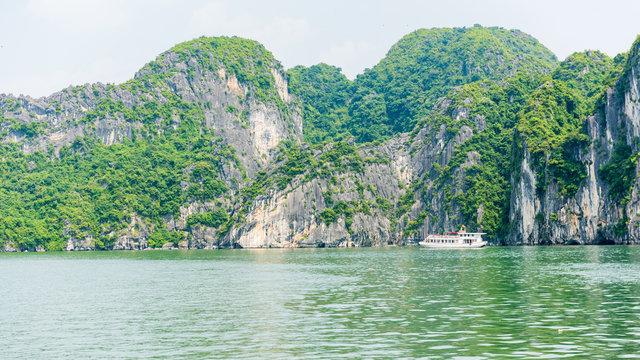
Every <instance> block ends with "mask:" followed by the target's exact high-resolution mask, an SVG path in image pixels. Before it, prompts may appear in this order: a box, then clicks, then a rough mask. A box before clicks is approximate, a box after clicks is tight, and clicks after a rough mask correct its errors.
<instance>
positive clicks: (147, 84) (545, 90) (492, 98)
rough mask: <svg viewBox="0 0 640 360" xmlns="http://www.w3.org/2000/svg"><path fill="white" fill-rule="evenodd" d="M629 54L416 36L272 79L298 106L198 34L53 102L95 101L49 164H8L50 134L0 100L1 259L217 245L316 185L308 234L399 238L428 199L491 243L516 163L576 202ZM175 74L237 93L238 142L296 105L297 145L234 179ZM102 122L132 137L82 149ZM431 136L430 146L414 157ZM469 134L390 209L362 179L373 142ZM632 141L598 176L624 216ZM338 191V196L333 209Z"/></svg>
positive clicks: (220, 140)
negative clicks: (353, 62) (126, 246)
mask: <svg viewBox="0 0 640 360" xmlns="http://www.w3.org/2000/svg"><path fill="white" fill-rule="evenodd" d="M639 44H640V42H639V41H637V42H636V44H635V45H634V49H632V52H631V53H630V55H629V56H627V55H619V56H616V57H615V58H614V59H611V58H609V57H608V56H606V55H605V54H602V53H600V52H597V51H586V52H581V53H575V54H573V55H571V56H570V57H568V58H567V59H566V60H565V61H564V62H562V63H560V64H559V65H558V62H557V60H556V58H555V56H554V55H553V54H552V53H551V52H550V51H549V50H547V49H546V48H545V47H544V46H542V45H541V44H540V43H538V42H537V41H536V40H535V39H533V38H532V37H530V36H528V35H526V34H524V33H521V32H519V31H515V30H505V29H501V28H483V27H480V26H474V27H472V28H454V29H429V30H424V29H422V30H418V31H415V32H413V33H411V34H409V35H407V36H405V37H404V38H402V39H401V40H400V41H399V42H398V43H397V44H396V45H394V46H393V47H392V48H391V49H390V50H389V52H388V54H387V55H386V57H385V58H384V59H382V60H381V61H380V62H379V63H378V64H377V65H375V66H374V67H373V68H372V69H367V70H366V71H365V72H364V73H363V74H361V75H359V76H358V77H357V78H356V79H355V80H354V81H350V80H349V79H347V78H346V77H345V76H344V75H343V74H342V73H341V70H340V69H339V68H336V67H333V66H330V65H326V64H319V65H314V66H311V67H303V66H297V67H294V68H292V69H290V70H289V71H288V72H287V79H286V80H288V85H289V91H290V92H291V93H292V94H293V95H295V97H296V99H297V101H296V102H295V103H293V105H290V104H286V103H285V102H284V101H283V99H282V98H280V95H279V94H278V86H279V85H282V84H278V81H277V79H276V75H277V74H275V73H274V72H273V70H274V69H275V70H281V65H280V64H279V63H278V62H277V61H276V60H275V59H274V58H273V55H272V54H271V53H270V52H268V51H267V50H266V49H265V48H264V47H263V46H262V45H260V44H259V43H257V42H255V41H250V40H246V39H241V38H236V37H233V38H228V37H219V38H199V39H195V40H192V41H189V42H186V43H182V44H179V45H177V46H175V47H174V48H172V49H171V50H170V51H168V52H166V53H164V54H162V55H160V56H159V57H158V58H157V59H156V60H154V61H152V62H150V63H149V64H147V65H145V67H144V68H143V69H141V70H140V72H138V74H136V76H135V78H134V79H133V80H130V81H128V82H126V83H124V84H122V85H119V86H113V85H109V86H106V87H105V88H104V89H103V88H92V89H91V92H90V93H89V95H87V93H86V91H87V90H86V89H84V88H80V87H77V88H70V89H69V90H65V91H64V92H67V93H71V94H73V96H78V97H84V99H87V98H90V97H91V96H94V97H95V98H96V101H95V103H94V104H93V106H92V107H91V109H90V110H88V111H86V112H85V113H84V115H83V116H78V117H74V118H73V119H71V118H70V119H68V121H69V126H72V125H78V124H81V125H86V133H84V134H83V135H82V136H81V137H78V138H76V139H75V141H74V142H73V144H72V145H70V146H66V147H63V148H62V149H60V150H59V152H58V151H56V150H55V149H54V148H53V147H51V148H49V149H47V150H46V151H42V150H36V151H35V152H33V153H30V154H27V153H25V151H23V150H24V148H21V146H22V145H25V144H26V143H28V142H29V141H33V140H34V139H37V138H38V137H39V136H42V135H43V134H45V135H50V130H51V129H49V128H48V126H50V124H48V123H46V122H43V121H40V120H39V119H38V117H37V116H36V115H35V114H30V115H29V116H30V120H29V121H26V122H25V121H24V120H23V121H18V120H15V119H13V118H11V117H9V116H7V114H10V113H11V114H15V113H18V112H21V111H25V114H26V111H27V110H26V109H22V108H21V105H20V103H19V101H16V100H14V99H10V98H5V99H4V100H2V101H3V102H2V103H1V104H0V105H1V107H2V111H0V125H1V126H2V132H1V133H0V134H1V136H2V137H3V138H5V139H6V138H8V136H9V135H10V136H14V137H18V138H19V137H23V138H22V139H23V140H21V141H22V142H18V143H15V142H13V140H11V141H5V142H4V143H3V145H2V146H0V203H1V204H2V206H0V246H3V245H4V244H7V243H9V242H13V243H14V244H15V245H17V247H19V248H20V249H29V250H33V249H35V248H37V247H44V248H46V249H49V250H59V249H62V248H63V247H64V246H65V243H66V240H67V239H68V238H82V239H90V240H91V241H93V244H94V245H95V246H96V247H97V248H110V247H111V246H112V245H113V243H114V241H115V239H116V237H117V236H118V235H120V234H123V233H127V234H133V235H132V236H134V237H135V236H137V235H136V234H143V233H144V234H145V235H144V236H145V237H146V239H147V241H148V244H149V245H150V246H151V247H161V246H163V245H164V244H166V243H171V244H173V245H175V246H177V245H178V244H179V243H180V242H181V241H183V240H185V239H186V238H187V237H188V236H189V231H192V230H197V229H200V228H202V227H208V228H214V230H216V231H217V233H218V234H219V235H222V234H224V233H226V232H227V231H228V230H229V228H230V227H231V226H232V224H234V223H237V222H240V221H243V217H244V216H246V215H247V213H248V212H249V211H250V209H251V207H252V206H253V205H254V204H255V203H254V201H255V200H256V199H258V198H259V197H261V196H266V195H268V194H272V193H273V192H276V191H280V192H286V191H290V190H292V189H295V188H296V187H298V186H302V185H303V184H305V183H308V182H309V181H312V180H314V179H319V180H320V181H319V182H321V183H322V184H323V186H324V189H323V190H322V197H323V199H322V200H323V201H322V202H321V204H322V205H320V206H319V208H317V209H316V206H315V204H314V205H313V209H314V211H315V215H316V219H317V221H318V222H319V224H320V223H324V224H325V225H327V226H331V225H332V224H334V223H336V222H337V221H339V220H341V219H342V220H344V224H345V226H346V228H347V231H349V232H352V224H353V222H354V217H356V215H357V214H359V213H360V214H367V215H370V214H371V213H372V212H373V211H378V212H379V214H383V215H384V216H386V217H387V218H389V221H390V222H391V225H390V227H391V231H395V230H396V229H399V230H403V231H404V234H405V235H407V236H409V235H412V234H414V233H416V232H417V231H419V229H420V227H421V226H422V225H423V224H425V221H427V220H428V219H435V220H434V221H437V220H438V219H437V218H438V217H439V216H443V214H442V213H436V212H435V210H434V207H433V206H431V205H430V202H432V201H433V199H434V197H433V196H434V194H435V193H437V194H442V197H441V198H440V199H441V200H442V201H443V202H444V204H443V206H442V208H443V209H444V210H443V211H445V212H447V214H446V215H447V216H451V218H452V219H454V220H457V221H458V222H461V223H465V224H466V225H468V226H469V229H470V230H483V231H486V232H488V233H491V234H493V235H498V236H500V235H504V234H506V232H507V231H508V230H509V211H510V203H509V201H510V197H511V186H512V184H513V183H514V182H517V181H518V178H517V177H518V176H519V174H520V170H521V169H520V166H521V164H522V160H523V159H522V156H523V155H524V154H527V153H528V154H530V160H531V164H530V165H531V167H532V169H533V170H534V172H535V174H536V177H537V178H536V184H537V185H536V186H537V188H536V190H537V195H538V196H540V197H542V196H545V195H547V194H549V193H550V192H548V189H549V187H550V186H556V187H557V193H556V194H557V196H558V197H565V198H570V197H572V196H574V195H575V194H576V193H577V191H578V189H579V188H580V185H581V184H582V183H583V181H584V179H585V178H586V176H587V171H586V169H587V168H586V166H587V164H586V161H585V160H584V159H585V157H584V156H583V155H584V153H585V150H586V149H588V148H589V146H590V145H591V143H592V139H590V138H589V136H588V135H587V134H586V132H585V127H584V122H585V119H586V118H587V116H589V115H591V114H593V113H594V112H595V111H596V110H597V109H602V106H603V104H604V102H605V101H606V100H607V98H606V93H605V90H606V89H607V88H609V87H611V86H616V87H617V88H618V90H619V91H623V90H624V89H623V88H622V87H623V86H626V85H624V84H626V83H627V82H625V81H618V82H617V83H616V79H617V78H618V77H619V76H620V74H622V76H623V77H625V76H629V74H630V67H631V65H630V64H633V63H637V56H638V55H637V53H638V49H637V48H638V47H640V45H639ZM178 73H180V74H181V75H185V74H186V82H187V83H188V84H187V86H188V87H191V88H192V89H194V88H198V87H199V86H202V84H204V82H205V79H207V80H211V79H214V80H216V81H230V82H233V81H234V80H237V81H238V82H239V84H240V85H239V86H241V91H240V92H239V93H235V94H236V95H234V96H235V97H234V98H233V99H234V101H235V100H237V103H234V105H231V104H223V105H222V106H223V107H222V108H223V109H224V111H223V112H224V113H225V114H224V115H228V114H232V115H235V116H236V117H237V121H239V122H242V126H243V127H244V128H245V129H246V127H247V126H249V125H248V120H247V119H248V117H249V111H250V110H251V108H250V107H251V106H254V105H255V104H260V103H268V104H271V105H275V106H276V107H277V108H278V109H279V110H280V111H281V115H282V116H283V117H285V118H286V117H287V116H288V115H290V114H295V112H296V111H297V110H296V109H295V107H296V106H300V110H301V115H302V118H303V135H304V139H305V142H302V143H301V142H298V141H296V140H294V139H291V140H285V141H281V142H280V144H279V145H278V147H277V148H276V149H274V150H272V152H271V153H270V154H269V156H272V157H270V159H272V161H270V162H268V163H267V162H266V161H265V163H266V164H263V163H261V162H259V161H258V159H253V160H255V162H256V163H258V164H259V165H257V169H255V171H254V174H253V175H247V171H245V169H244V168H243V166H242V165H241V162H240V160H239V158H238V156H237V155H238V154H236V152H235V150H234V148H233V147H232V146H230V145H229V144H228V143H227V142H226V141H225V139H224V137H222V136H220V133H219V132H217V131H216V132H214V131H213V130H212V129H211V128H209V127H208V126H207V120H206V119H205V112H206V110H207V109H211V107H212V104H211V103H210V102H207V101H204V100H203V98H204V97H203V98H198V99H194V98H192V97H188V96H185V94H183V93H181V92H180V91H179V90H177V89H176V87H177V85H176V84H175V83H174V81H176V80H175V77H174V76H175V75H176V74H178ZM233 78H235V79H233ZM181 79H183V78H181ZM83 89H84V90H83ZM87 89H88V88H87ZM116 93H118V94H120V95H121V94H122V93H124V94H125V95H123V96H115V94H116ZM236 98H237V99H236ZM114 99H120V100H114ZM123 99H124V100H123ZM62 102H63V101H62V100H54V99H51V100H49V105H50V106H51V109H50V111H52V112H55V114H57V115H59V116H61V117H62V113H63V110H64V109H63V105H62ZM238 104H240V105H238ZM292 109H293V110H292ZM104 119H118V120H124V122H125V123H127V124H129V125H131V124H135V126H131V127H130V130H131V132H130V134H128V135H127V136H124V138H123V139H120V140H119V142H117V143H116V144H114V145H109V146H107V145H105V144H103V143H102V142H100V141H99V140H96V138H97V137H98V136H97V135H96V131H97V130H96V128H95V127H96V125H95V124H96V122H97V121H99V120H104ZM442 129H444V140H443V143H438V144H437V145H436V144H427V143H428V139H433V138H435V136H436V134H439V133H440V131H441V130H442ZM469 129H471V132H472V135H470V136H471V137H470V138H469V139H468V140H466V141H463V142H461V143H460V144H458V146H456V147H455V148H454V150H453V154H452V156H451V158H450V159H442V161H441V162H439V163H435V164H434V165H433V168H432V169H431V171H430V172H425V173H424V175H423V176H422V177H421V178H414V179H411V180H410V181H408V182H407V184H406V185H405V184H402V183H401V182H399V183H398V184H393V186H389V187H390V188H393V189H398V188H399V189H401V190H402V191H399V194H398V195H397V197H394V198H391V197H388V198H387V197H385V196H383V194H385V193H386V191H385V189H383V190H382V191H379V190H376V189H375V188H374V187H373V186H372V185H371V184H370V183H365V182H364V180H363V179H365V178H366V177H367V174H365V173H366V169H367V166H368V165H372V164H375V165H378V164H384V165H389V160H388V159H386V158H384V156H383V155H381V153H378V152H377V149H379V147H378V146H379V145H380V144H381V141H384V140H386V139H389V138H391V137H393V136H394V135H397V134H398V133H403V132H407V133H409V134H406V135H402V136H401V137H398V138H399V139H403V140H402V141H403V142H405V141H406V142H405V143H404V146H407V147H409V148H411V151H412V152H411V153H410V155H415V152H417V151H418V150H419V149H420V146H440V147H441V148H444V147H445V146H449V145H450V143H449V142H450V141H452V140H454V139H456V137H457V136H458V135H460V134H461V132H462V131H463V130H464V131H465V132H466V133H469ZM419 133H420V134H422V135H423V136H424V137H423V138H422V139H420V138H419V137H418V134H419ZM425 133H426V134H425ZM352 139H353V140H352ZM354 140H355V142H354ZM421 141H424V142H423V143H421ZM362 143H368V144H365V145H362ZM387 144H388V143H387ZM633 146H635V145H633ZM633 146H630V145H628V144H625V143H622V142H621V143H619V144H617V145H616V146H615V148H614V151H613V154H612V156H611V159H610V162H608V163H607V164H606V165H604V166H602V167H601V169H600V171H599V176H600V177H601V178H602V179H603V180H605V181H606V182H607V183H608V184H609V196H610V197H611V198H612V199H613V200H614V201H616V202H619V203H620V204H623V205H626V204H627V202H628V198H629V194H630V192H631V189H632V185H633V181H634V179H635V169H636V165H637V160H638V156H637V154H636V153H634V150H633ZM244 155H245V154H244V153H243V156H244ZM263 155H264V156H265V157H264V158H265V159H266V158H267V156H266V154H263ZM429 163H431V162H430V161H429ZM394 165H395V164H394ZM441 165H442V166H441ZM385 169H388V170H389V171H390V172H394V171H400V172H402V171H404V170H405V169H395V168H394V169H391V167H389V168H385ZM385 171H386V170H385ZM345 184H346V185H345ZM383 185H388V184H383ZM395 186H397V188H395ZM345 187H347V189H345ZM383 187H384V186H383ZM349 192H350V196H349V199H351V200H348V201H347V200H344V198H346V196H343V195H344V194H345V193H349ZM419 199H421V200H423V201H422V203H420V202H419V201H418V200H419ZM194 204H196V205H197V206H195V207H194V206H193V205H194ZM318 204H320V202H319V203H318ZM417 204H419V205H420V207H417ZM189 207H190V210H189V212H186V211H187V210H186V209H187V208H189ZM193 208H198V209H199V210H198V211H195V212H192V211H191V210H192V209H193ZM185 212H186V214H190V215H189V216H186V215H185ZM554 215H555V219H556V220H557V215H556V214H554ZM456 216H460V218H455V217H456ZM625 216H626V215H625ZM178 217H182V220H184V222H185V224H184V227H183V228H182V230H181V231H170V230H169V228H170V227H168V226H167V221H168V220H167V219H169V218H173V219H175V218H178ZM552 218H553V217H552ZM399 219H400V220H399ZM356 220H357V218H356ZM171 229H173V228H171ZM141 237H142V235H141Z"/></svg>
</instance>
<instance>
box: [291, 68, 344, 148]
mask: <svg viewBox="0 0 640 360" xmlns="http://www.w3.org/2000/svg"><path fill="white" fill-rule="evenodd" d="M287 73H288V76H289V90H290V91H291V93H293V94H295V95H296V96H298V99H299V100H300V101H301V103H302V107H303V126H302V131H303V133H304V138H305V140H306V141H308V142H310V143H312V144H315V143H320V142H323V141H326V140H336V141H340V140H342V139H343V138H345V136H346V135H348V134H349V133H348V132H347V130H346V129H345V124H346V122H347V119H348V117H349V115H348V110H347V103H348V101H349V87H350V85H351V82H350V81H349V79H347V77H346V76H344V75H343V74H342V73H341V72H340V69H339V68H336V67H333V66H329V65H326V64H318V65H314V66H311V67H308V68H307V67H304V66H296V67H294V68H292V69H289V70H288V71H287Z"/></svg>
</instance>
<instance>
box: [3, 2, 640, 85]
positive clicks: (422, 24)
mask: <svg viewBox="0 0 640 360" xmlns="http://www.w3.org/2000/svg"><path fill="white" fill-rule="evenodd" d="M638 14H640V1H634V0H624V1H623V0H607V1H602V0H597V1H594V0H582V1H572V0H571V1H569V0H567V1H563V0H535V1H524V0H511V1H508V0H485V1H481V0H475V1H474V0H437V1H432V0H423V1H409V0H392V1H381V0H368V1H359V0H358V1H355V0H354V1H349V0H322V1H318V0H296V1H294V0H269V1H264V0H263V1H242V0H234V1H227V0H55V1H53V0H25V1H13V0H0V93H7V94H9V93H11V94H14V95H18V94H24V95H30V96H33V97H40V96H46V95H49V94H51V93H53V92H56V91H59V90H61V89H63V88H65V87H68V86H69V85H81V84H85V83H94V82H102V83H115V84H118V83H121V82H124V81H126V80H128V79H130V78H132V77H133V75H134V74H135V73H136V71H137V70H138V69H140V68H141V67H142V66H143V65H144V64H145V63H147V62H149V61H151V60H153V59H154V58H155V57H156V56H158V55H159V54H160V53H162V52H163V51H166V50H168V49H169V48H171V47H172V46H173V45H175V44H177V43H180V42H183V41H188V40H191V39H193V38H196V37H200V36H203V35H206V36H219V35H227V36H233V35H237V36H242V37H246V38H250V39H254V40H257V41H259V42H261V43H262V44H264V45H265V47H266V48H267V49H268V50H270V51H271V52H272V53H273V54H274V56H275V57H276V58H277V59H278V60H280V62H282V64H283V65H284V67H285V68H291V67H293V66H296V65H305V66H310V65H314V64H317V63H320V62H325V63H327V64H330V65H335V66H338V67H340V68H342V70H343V73H344V74H345V75H347V76H348V77H349V78H354V77H355V76H356V75H358V74H360V73H362V71H363V70H364V69H365V68H370V67H372V66H374V65H375V64H376V63H377V62H378V61H380V59H381V58H382V57H384V55H385V54H386V52H387V51H388V50H389V48H390V47H391V46H392V45H393V44H394V43H396V42H397V41H398V40H399V39H400V38H402V36H404V35H406V34H408V33H410V32H412V31H414V30H416V29H420V28H432V27H463V26H473V25H474V24H480V25H483V26H500V27H504V28H507V29H519V30H522V31H524V32H526V33H528V34H531V35H533V36H534V37H535V38H537V39H538V40H539V41H540V42H541V43H542V44H544V45H545V46H547V47H548V48H549V49H550V50H551V51H553V52H554V53H555V54H556V55H557V56H558V58H559V59H560V60H562V59H564V58H566V57H567V56H568V55H570V54H571V53H573V52H575V51H582V50H587V49H597V50H601V51H603V52H605V53H606V54H608V55H609V56H612V57H613V56H615V55H616V54H618V53H620V52H624V51H628V50H629V48H630V47H631V44H632V43H633V41H634V40H635V38H636V36H637V35H638V34H639V33H640V20H638V19H639V18H638Z"/></svg>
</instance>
